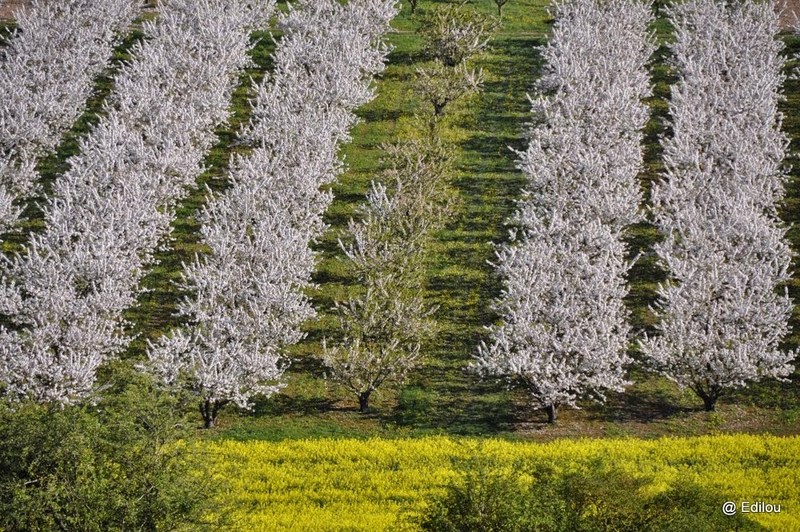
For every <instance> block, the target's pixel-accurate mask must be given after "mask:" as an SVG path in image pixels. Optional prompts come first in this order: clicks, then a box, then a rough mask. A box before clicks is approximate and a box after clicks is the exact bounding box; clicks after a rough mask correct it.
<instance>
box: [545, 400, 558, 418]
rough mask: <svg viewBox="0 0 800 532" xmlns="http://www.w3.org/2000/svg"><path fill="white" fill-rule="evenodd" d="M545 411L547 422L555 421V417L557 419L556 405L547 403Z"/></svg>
mask: <svg viewBox="0 0 800 532" xmlns="http://www.w3.org/2000/svg"><path fill="white" fill-rule="evenodd" d="M545 411H546V412H547V422H548V423H555V422H556V419H558V405H554V404H552V405H547V407H545Z"/></svg>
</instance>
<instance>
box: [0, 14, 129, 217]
mask: <svg viewBox="0 0 800 532" xmlns="http://www.w3.org/2000/svg"><path fill="white" fill-rule="evenodd" d="M138 8H139V2H138V1H136V0H107V1H104V2H95V1H88V0H65V1H63V2H51V1H46V0H34V1H33V2H31V4H30V5H29V6H28V7H27V8H26V9H23V10H19V12H18V16H17V28H16V30H15V31H14V33H13V34H12V35H11V36H10V39H9V41H8V44H7V45H6V46H5V47H4V48H3V49H2V50H0V94H1V95H2V98H0V232H3V231H6V230H8V229H9V228H10V227H11V226H13V225H14V224H15V223H16V221H17V219H18V217H19V214H20V209H19V208H18V207H16V206H15V205H14V203H13V202H14V200H15V199H17V198H26V197H28V196H30V195H32V194H33V193H35V192H36V190H37V185H38V178H39V177H38V174H37V172H36V169H35V166H36V162H37V161H38V160H39V158H41V157H43V156H44V155H47V154H48V153H50V152H52V151H53V150H55V148H56V147H57V146H58V144H59V142H60V141H61V138H62V137H63V135H64V133H66V131H67V130H68V129H69V128H70V127H72V125H73V124H74V123H75V121H76V120H77V119H78V118H79V117H80V115H81V113H82V112H83V110H84V108H85V105H86V101H87V99H88V98H89V97H90V96H91V94H92V89H93V86H94V81H95V78H96V77H97V76H98V75H99V74H100V73H102V71H103V70H104V69H105V68H106V67H107V66H108V64H109V61H110V59H111V54H112V51H113V49H114V47H115V46H116V45H117V44H118V42H119V36H120V34H121V32H124V31H126V29H127V28H128V26H129V25H130V23H131V22H132V21H133V19H134V17H135V16H136V15H137V14H138V11H139V9H138Z"/></svg>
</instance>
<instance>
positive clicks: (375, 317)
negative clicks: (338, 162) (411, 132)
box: [323, 135, 452, 412]
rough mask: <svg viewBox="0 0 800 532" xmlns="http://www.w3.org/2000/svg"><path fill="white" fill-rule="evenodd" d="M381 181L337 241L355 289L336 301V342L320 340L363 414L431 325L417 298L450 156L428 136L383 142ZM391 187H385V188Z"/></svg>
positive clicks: (442, 214)
mask: <svg viewBox="0 0 800 532" xmlns="http://www.w3.org/2000/svg"><path fill="white" fill-rule="evenodd" d="M387 153H388V155H389V165H388V169H387V170H386V172H385V173H384V175H383V182H384V183H386V184H384V183H373V184H372V187H371V189H370V191H369V193H368V194H367V202H366V204H365V205H364V206H363V208H362V210H361V212H360V215H361V220H360V221H354V220H351V221H350V224H349V228H348V233H349V237H350V241H349V242H347V243H346V244H345V243H344V242H342V241H340V246H341V247H342V250H343V251H344V253H345V255H346V258H347V262H348V265H349V267H350V268H352V271H353V272H354V274H355V277H356V279H357V281H358V284H359V285H360V286H362V287H363V290H362V291H361V292H360V293H358V294H356V295H354V296H352V297H350V298H349V299H348V300H347V301H344V302H338V303H337V305H336V310H337V312H338V319H339V326H340V329H341V333H342V341H341V343H340V344H338V345H334V346H331V347H329V346H328V345H327V343H326V345H325V346H324V355H323V361H324V363H325V365H326V366H327V367H328V369H329V371H330V375H331V377H332V378H333V379H334V380H336V381H337V382H339V383H340V384H342V385H343V386H344V387H345V388H346V389H347V390H349V391H350V392H352V393H354V394H355V395H356V396H357V397H358V403H359V410H360V411H361V412H366V411H367V408H368V407H369V400H370V397H371V396H372V394H373V393H374V392H375V391H376V390H377V389H378V388H379V387H380V386H381V385H382V384H384V383H385V382H387V381H394V382H402V381H403V380H404V379H405V377H406V375H407V374H408V372H409V371H410V370H412V369H413V368H414V367H416V366H418V365H419V364H420V362H421V361H422V358H423V353H422V351H421V348H422V344H423V343H424V342H425V341H426V340H427V339H428V338H429V337H430V336H431V334H432V333H433V331H434V323H433V321H432V319H431V316H432V314H433V312H434V311H435V310H436V309H435V308H434V307H431V306H429V305H427V304H426V303H425V301H424V298H423V286H424V267H425V264H426V260H425V259H426V252H427V248H428V245H429V242H430V239H431V237H432V233H433V231H435V230H437V229H438V228H440V227H441V226H442V224H443V223H444V222H445V221H446V219H447V217H448V215H449V213H450V211H451V205H452V197H451V195H450V192H449V189H448V187H447V183H448V179H449V176H450V170H451V164H452V159H451V157H450V155H449V154H448V150H447V148H446V147H445V145H443V144H442V143H441V141H439V140H438V139H437V137H435V136H433V135H432V137H431V138H430V139H425V140H422V139H417V140H412V141H406V142H404V143H401V144H398V145H396V146H392V147H387ZM388 187H391V188H388Z"/></svg>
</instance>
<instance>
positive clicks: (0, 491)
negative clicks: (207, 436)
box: [0, 370, 213, 532]
mask: <svg viewBox="0 0 800 532" xmlns="http://www.w3.org/2000/svg"><path fill="white" fill-rule="evenodd" d="M182 408H183V405H182V403H181V401H180V399H179V398H176V397H174V396H169V395H166V394H163V393H161V392H159V391H158V390H157V389H156V388H155V387H154V386H153V385H152V383H151V382H149V381H148V379H147V378H146V377H144V376H142V375H139V374H137V373H135V372H133V371H131V370H116V372H115V374H114V376H113V378H112V379H111V382H110V383H109V387H108V389H107V390H106V393H104V394H103V396H102V397H100V398H99V399H98V401H97V402H96V403H95V404H94V405H91V406H90V405H87V406H80V407H79V406H70V407H63V408H62V407H59V406H54V405H50V406H43V405H37V404H31V403H23V404H2V405H0V530H5V531H8V532H10V531H16V530H25V531H30V530H76V531H77V530H80V531H95V530H97V531H101V530H103V531H105V530H174V529H180V528H181V527H185V528H187V529H192V530H194V529H198V528H202V527H203V526H204V525H205V524H207V523H204V522H203V520H202V516H203V513H204V509H203V502H204V500H205V498H206V497H208V496H209V493H208V491H209V490H211V489H213V486H211V485H210V484H209V482H208V481H207V480H204V479H207V478H208V477H209V475H204V477H203V479H200V478H197V474H194V475H193V474H192V473H190V471H191V470H190V469H189V466H190V465H191V461H192V460H197V457H195V456H192V455H191V454H190V453H192V452H194V451H191V450H190V449H191V448H192V447H191V446H187V445H184V444H182V443H181V442H179V439H180V438H183V437H185V436H186V435H187V425H186V424H185V423H184V420H183V418H182V415H181V413H180V412H181V411H182Z"/></svg>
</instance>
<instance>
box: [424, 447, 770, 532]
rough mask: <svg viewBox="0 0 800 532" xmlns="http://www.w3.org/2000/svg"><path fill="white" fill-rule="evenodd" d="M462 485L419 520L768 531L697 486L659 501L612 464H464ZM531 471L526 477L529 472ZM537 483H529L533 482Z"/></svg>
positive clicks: (646, 531)
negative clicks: (569, 467) (562, 469)
mask: <svg viewBox="0 0 800 532" xmlns="http://www.w3.org/2000/svg"><path fill="white" fill-rule="evenodd" d="M461 469H462V471H463V474H462V477H461V479H460V480H459V481H458V482H455V483H453V484H451V485H449V486H447V488H446V493H445V495H444V496H443V497H441V498H439V499H437V500H434V501H432V502H431V504H430V505H429V507H428V510H427V512H426V513H425V515H424V516H423V518H422V520H421V521H420V525H421V526H422V529H423V530H435V531H442V532H462V531H463V532H467V531H476V532H490V531H491V532H524V531H537V532H539V531H541V532H555V531H559V532H560V531H564V532H601V531H605V532H611V531H615V532H668V531H669V532H672V531H675V532H683V531H685V532H696V531H699V530H702V531H704V532H707V531H709V532H713V531H730V530H741V531H751V530H763V527H761V526H760V525H758V524H756V523H754V522H752V521H749V520H748V519H745V518H744V517H742V516H740V515H736V516H732V517H728V516H726V515H724V514H723V513H722V504H723V502H725V500H724V499H723V498H720V497H718V496H716V495H715V494H713V493H710V492H708V491H706V490H704V489H702V488H700V487H699V486H696V485H694V484H691V483H688V484H687V483H681V484H680V485H677V486H674V487H672V488H671V489H669V490H667V491H666V492H663V493H661V494H659V495H656V496H648V495H646V494H645V492H644V490H643V488H644V487H645V486H646V485H647V484H648V483H649V480H648V479H645V478H637V477H632V476H630V475H627V474H625V473H622V472H620V471H616V470H614V469H613V468H609V467H607V466H605V465H604V464H603V463H602V462H598V463H594V464H591V465H589V466H588V469H587V470H581V471H578V472H569V473H562V474H557V473H555V472H554V470H553V469H552V468H549V467H547V466H544V465H541V464H516V465H515V466H514V467H513V471H514V473H513V474H501V473H498V472H497V471H498V467H497V464H493V463H491V462H488V461H484V460H474V461H469V462H467V463H466V464H462V467H461ZM523 472H524V473H525V474H524V475H523V474H522V473H523ZM531 478H532V479H533V481H530V480H529V479H531Z"/></svg>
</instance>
